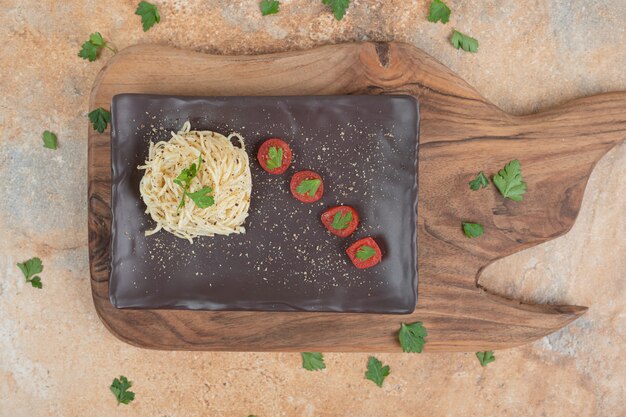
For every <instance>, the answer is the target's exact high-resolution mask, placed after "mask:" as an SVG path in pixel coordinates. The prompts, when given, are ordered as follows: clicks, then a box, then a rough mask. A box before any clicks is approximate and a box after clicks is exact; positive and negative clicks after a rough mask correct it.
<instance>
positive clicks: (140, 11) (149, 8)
mask: <svg viewBox="0 0 626 417" xmlns="http://www.w3.org/2000/svg"><path fill="white" fill-rule="evenodd" d="M135 14H136V15H137V16H141V24H142V25H143V31H144V32H147V31H148V29H150V28H151V27H152V26H154V24H155V23H159V22H160V21H161V16H160V15H159V10H158V9H157V7H156V6H155V5H154V4H152V3H148V2H147V1H142V2H141V3H139V5H137V10H135Z"/></svg>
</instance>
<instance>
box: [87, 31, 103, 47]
mask: <svg viewBox="0 0 626 417" xmlns="http://www.w3.org/2000/svg"><path fill="white" fill-rule="evenodd" d="M89 43H90V44H92V45H94V46H99V47H103V46H105V45H106V44H107V43H106V42H105V40H104V38H103V37H102V35H101V34H100V32H94V33H92V34H91V35H89Z"/></svg>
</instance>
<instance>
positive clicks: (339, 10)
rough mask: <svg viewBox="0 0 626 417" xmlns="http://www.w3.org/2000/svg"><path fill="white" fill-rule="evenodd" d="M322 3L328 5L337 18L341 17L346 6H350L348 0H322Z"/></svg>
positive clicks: (344, 12)
mask: <svg viewBox="0 0 626 417" xmlns="http://www.w3.org/2000/svg"><path fill="white" fill-rule="evenodd" d="M322 3H324V4H325V5H326V6H330V8H331V10H332V11H333V14H334V15H335V19H337V20H341V19H343V17H344V16H345V14H346V10H348V6H350V0H322Z"/></svg>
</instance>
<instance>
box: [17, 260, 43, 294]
mask: <svg viewBox="0 0 626 417" xmlns="http://www.w3.org/2000/svg"><path fill="white" fill-rule="evenodd" d="M17 267H18V268H19V269H20V270H21V271H22V274H24V278H25V279H26V282H30V285H32V286H33V287H35V288H42V287H43V285H42V283H41V278H40V277H38V276H35V275H37V274H40V273H41V272H43V263H42V262H41V259H39V258H30V259H29V260H27V261H25V262H22V263H18V264H17Z"/></svg>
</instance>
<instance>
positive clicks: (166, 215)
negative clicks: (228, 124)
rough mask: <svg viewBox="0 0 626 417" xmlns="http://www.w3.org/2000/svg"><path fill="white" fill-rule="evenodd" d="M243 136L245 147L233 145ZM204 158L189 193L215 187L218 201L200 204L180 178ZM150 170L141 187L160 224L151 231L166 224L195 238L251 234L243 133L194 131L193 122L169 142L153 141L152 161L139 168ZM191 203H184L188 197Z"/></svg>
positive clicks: (149, 210) (180, 234) (179, 233)
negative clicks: (248, 230) (247, 224)
mask: <svg viewBox="0 0 626 417" xmlns="http://www.w3.org/2000/svg"><path fill="white" fill-rule="evenodd" d="M232 138H237V140H238V141H239V144H240V145H241V147H237V146H235V145H233V143H232V142H231V139H232ZM198 157H201V158H202V163H201V164H200V167H199V169H198V173H197V175H196V177H195V178H193V180H192V181H191V184H190V186H189V192H190V193H192V192H194V191H198V190H200V189H202V188H203V187H210V188H211V189H212V195H213V197H214V204H213V205H211V206H209V207H206V208H199V207H198V206H196V204H194V202H193V201H191V200H190V199H189V197H188V196H185V197H184V192H185V191H184V189H183V187H182V186H181V185H179V184H176V183H175V182H174V180H175V179H176V178H177V177H178V175H179V174H180V173H181V171H182V170H184V169H187V168H189V167H190V166H191V164H193V163H196V164H197V163H198ZM138 168H139V169H142V170H145V173H144V176H143V178H142V179H141V183H140V185H139V191H140V193H141V197H142V198H143V201H144V203H145V204H146V213H148V214H150V217H152V219H153V220H154V221H155V222H156V227H155V228H154V229H152V230H148V231H146V236H149V235H152V234H154V233H157V232H158V231H159V230H161V229H165V230H166V231H168V232H170V233H172V234H174V235H175V236H178V237H180V238H183V239H187V240H189V241H190V242H193V238H194V237H196V236H214V235H229V234H231V233H245V228H244V227H243V223H244V221H245V219H246V218H247V217H248V209H249V208H250V195H251V192H252V178H251V175H250V165H249V162H248V154H247V153H246V150H245V144H244V140H243V138H242V137H241V136H240V135H239V134H236V133H232V134H230V135H229V136H228V137H226V136H224V135H221V134H219V133H216V132H211V131H207V130H204V131H195V130H191V125H190V123H189V122H188V121H187V122H185V124H184V125H183V127H182V129H181V130H180V131H179V132H178V133H174V132H172V138H171V139H170V140H169V141H161V142H157V143H152V142H151V143H150V150H149V153H148V160H147V161H146V162H145V165H141V166H139V167H138ZM183 197H184V198H185V199H186V200H185V204H184V206H182V207H179V204H180V202H181V199H182V198H183Z"/></svg>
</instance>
